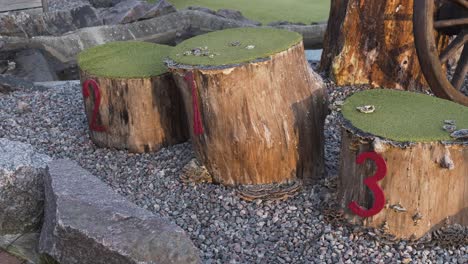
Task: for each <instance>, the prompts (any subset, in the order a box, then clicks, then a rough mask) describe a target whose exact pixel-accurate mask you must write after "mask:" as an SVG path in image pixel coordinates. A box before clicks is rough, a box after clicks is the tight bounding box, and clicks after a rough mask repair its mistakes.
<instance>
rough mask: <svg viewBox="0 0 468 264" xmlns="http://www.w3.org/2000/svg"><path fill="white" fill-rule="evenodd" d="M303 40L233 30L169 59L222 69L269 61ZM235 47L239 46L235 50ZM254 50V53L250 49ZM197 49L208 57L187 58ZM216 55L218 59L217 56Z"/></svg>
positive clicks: (204, 38) (186, 45)
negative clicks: (207, 54) (189, 52)
mask: <svg viewBox="0 0 468 264" xmlns="http://www.w3.org/2000/svg"><path fill="white" fill-rule="evenodd" d="M301 40H302V36H301V35H300V34H299V33H296V32H291V31H286V30H280V29H273V28H232V29H225V30H220V31H215V32H211V33H208V34H203V35H200V36H196V37H193V38H191V39H188V40H186V41H184V42H182V43H180V44H179V45H177V47H175V48H174V49H173V50H172V51H171V52H170V55H169V57H170V59H172V60H174V61H175V62H177V63H180V64H187V65H203V66H221V65H231V64H237V63H244V62H249V61H253V60H255V59H260V58H267V57H269V56H270V55H273V54H276V53H278V52H281V51H284V50H287V49H288V48H290V47H291V46H293V45H296V44H298V43H299V42H300V41H301ZM232 43H237V44H236V45H235V46H233V45H232ZM248 46H251V47H253V48H252V49H248V48H247V47H248ZM197 47H202V48H203V47H206V48H207V50H208V51H209V54H210V55H212V56H213V57H212V58H210V57H208V56H194V55H190V54H186V55H184V53H185V52H186V51H190V50H192V49H194V48H197ZM215 54H216V55H215Z"/></svg>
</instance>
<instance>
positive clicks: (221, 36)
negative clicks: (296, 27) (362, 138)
mask: <svg viewBox="0 0 468 264" xmlns="http://www.w3.org/2000/svg"><path fill="white" fill-rule="evenodd" d="M170 59H171V61H169V68H170V70H171V71H172V72H173V75H174V79H175V80H176V83H177V86H178V87H179V89H180V91H181V94H182V97H183V99H184V102H185V109H186V111H187V117H188V120H189V122H188V123H189V130H190V131H191V133H190V134H191V138H192V143H193V145H194V149H195V152H196V155H197V158H198V159H199V160H200V161H201V163H202V164H203V165H205V166H206V168H207V169H208V171H209V173H210V174H211V175H212V177H213V180H214V181H215V182H218V183H221V184H223V185H228V186H240V185H249V186H252V185H261V184H270V185H275V184H277V185H278V186H279V185H280V184H284V186H286V189H287V188H291V185H288V184H293V183H295V182H300V181H296V180H297V179H305V180H308V179H309V180H310V179H313V178H315V177H319V176H320V175H321V174H322V173H323V170H324V163H323V143H324V136H323V125H324V119H325V115H326V109H327V99H326V94H325V89H324V86H323V82H322V80H321V78H320V77H319V76H318V75H317V74H316V73H314V72H313V71H312V70H311V69H310V67H309V65H308V64H307V62H306V60H305V57H304V49H303V44H302V37H301V36H300V35H299V34H297V33H293V32H289V31H283V30H277V29H258V28H257V29H253V28H240V29H228V30H223V31H217V32H213V33H208V34H205V35H201V36H198V37H195V38H192V39H189V40H186V41H185V42H182V43H181V44H179V45H178V46H177V47H176V48H175V49H174V50H172V51H171V55H170ZM266 189H268V190H269V191H268V192H269V193H270V194H271V193H272V192H274V190H277V188H274V187H273V186H268V187H265V188H264V189H262V188H256V189H255V191H252V192H249V195H248V196H249V197H250V199H253V198H255V197H256V196H255V195H256V194H258V195H260V194H261V193H262V191H266ZM292 189H294V188H292ZM279 192H281V191H279ZM246 198H247V197H246ZM247 199H249V198H247Z"/></svg>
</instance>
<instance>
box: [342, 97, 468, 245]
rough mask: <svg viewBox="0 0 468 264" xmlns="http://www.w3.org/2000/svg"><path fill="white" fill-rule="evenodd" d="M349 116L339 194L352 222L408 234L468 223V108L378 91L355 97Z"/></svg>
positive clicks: (345, 120) (346, 116)
mask: <svg viewBox="0 0 468 264" xmlns="http://www.w3.org/2000/svg"><path fill="white" fill-rule="evenodd" d="M366 105H367V106H368V107H367V109H362V108H361V107H363V106H366ZM358 108H360V109H361V110H358ZM366 112H367V113H366ZM342 118H343V119H342V124H343V125H342V145H341V160H340V175H339V182H340V184H339V198H340V204H341V206H342V207H343V208H346V212H347V216H348V217H349V219H350V220H352V221H353V222H354V223H359V224H362V225H364V226H368V227H374V228H380V229H382V231H385V232H386V233H388V234H390V235H393V236H395V237H397V238H403V239H413V238H420V237H422V236H424V235H425V234H426V233H427V232H429V231H434V230H436V229H438V228H439V227H441V226H443V225H445V224H447V223H449V224H461V225H465V226H466V225H468V195H467V194H468V138H466V137H468V135H467V134H466V132H468V131H466V130H464V129H467V128H468V107H465V106H462V105H459V104H456V103H453V102H450V101H447V100H443V99H439V98H436V97H432V96H429V95H424V94H418V93H411V92H404V91H396V90H382V89H378V90H368V91H364V92H358V93H356V94H354V95H352V96H351V97H349V98H348V99H347V100H346V101H345V103H344V105H343V107H342ZM464 134H465V138H464V136H463V135H464Z"/></svg>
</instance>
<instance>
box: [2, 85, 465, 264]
mask: <svg viewBox="0 0 468 264" xmlns="http://www.w3.org/2000/svg"><path fill="white" fill-rule="evenodd" d="M328 86H329V89H328V91H329V96H330V99H331V103H330V106H332V107H333V105H334V102H335V101H336V100H338V101H339V100H343V99H344V98H345V97H346V96H349V95H350V94H352V93H353V92H354V91H356V90H359V89H363V88H364V87H340V88H337V87H335V86H334V85H333V83H328ZM81 96H82V95H81V93H80V86H79V83H66V84H63V85H62V86H60V85H56V86H54V87H53V88H50V89H48V90H45V91H43V92H32V93H31V92H23V91H18V92H13V93H10V94H9V95H8V96H0V121H1V122H0V137H2V136H3V137H7V138H9V139H12V140H17V141H22V142H27V143H30V144H32V145H34V146H35V147H36V148H38V149H39V150H41V151H42V152H44V153H47V154H48V155H50V156H52V157H54V158H57V159H58V158H69V159H72V160H74V161H76V162H78V163H79V164H80V165H81V166H82V167H84V168H86V169H87V170H89V171H90V172H92V173H93V174H94V175H96V176H97V177H99V178H100V179H101V180H102V181H104V182H105V183H107V184H108V185H109V186H111V188H112V189H114V190H115V191H117V192H118V193H120V194H122V195H123V196H125V197H126V198H128V199H130V200H131V201H133V202H135V203H137V204H138V205H139V206H140V207H142V208H148V210H150V211H152V212H155V213H158V214H160V215H163V216H167V217H169V218H170V219H171V220H172V221H173V222H174V223H176V224H178V225H179V226H180V227H182V228H183V229H184V230H185V231H186V232H187V234H188V235H190V238H191V239H192V241H193V243H194V244H195V246H196V247H198V248H199V249H200V251H201V252H200V253H201V258H202V261H203V262H204V263H278V258H281V259H283V260H284V261H286V259H287V258H289V259H290V260H291V261H287V262H288V263H337V262H340V261H342V262H346V259H345V254H346V252H348V251H349V252H350V253H352V254H350V256H349V259H348V260H350V261H351V262H352V263H379V262H383V263H385V262H387V263H398V262H399V261H403V259H404V258H405V256H406V257H407V258H410V259H411V260H412V263H423V262H422V259H423V255H422V251H423V250H425V249H427V250H429V251H430V254H429V255H428V256H426V260H427V262H426V263H429V262H433V263H435V262H436V261H437V259H439V258H440V257H442V258H443V259H444V262H447V263H450V262H451V263H453V261H459V263H463V262H462V261H463V260H465V259H466V257H465V256H466V255H467V254H468V250H467V249H468V247H467V246H466V245H459V246H457V247H451V248H441V249H440V250H441V251H440V252H438V250H435V249H433V248H431V247H419V246H418V247H416V246H413V245H411V246H410V245H408V244H407V243H406V242H404V241H403V242H399V243H395V244H392V245H389V248H385V245H386V244H383V243H380V242H381V241H379V240H378V237H376V238H370V237H369V236H367V235H365V233H363V232H361V231H360V230H359V229H354V228H352V227H335V226H332V225H331V224H330V223H328V222H325V219H326V217H325V216H324V213H323V208H324V207H325V208H326V207H327V206H329V205H330V204H332V203H333V201H334V196H333V194H334V191H335V190H336V186H334V184H332V183H333V181H334V179H336V175H337V170H338V164H339V147H340V142H341V135H340V130H339V126H338V121H337V119H336V116H337V111H338V109H333V110H332V111H331V112H330V115H329V116H328V117H327V123H326V130H325V136H326V144H325V154H326V157H325V158H326V169H327V176H326V177H324V178H323V179H321V180H320V181H319V182H318V183H317V184H316V185H313V186H309V185H308V186H305V188H304V190H303V192H302V193H301V194H299V195H297V196H296V197H294V198H292V199H289V200H287V201H256V202H253V203H247V202H245V201H242V200H240V199H239V198H238V197H237V196H236V193H235V192H234V191H233V190H232V189H229V188H225V187H223V186H219V185H214V184H187V183H183V182H181V181H180V173H181V171H182V168H183V167H184V166H185V165H186V164H188V163H189V162H190V161H191V160H192V159H193V158H194V154H193V151H192V148H191V146H190V144H189V143H184V144H180V145H176V146H172V147H169V148H165V149H162V150H161V151H159V152H157V153H145V154H131V153H128V152H125V151H116V150H111V149H99V148H97V147H96V146H94V145H93V144H92V142H91V141H90V140H89V137H88V127H87V122H86V117H85V115H84V110H83V102H82V99H81ZM18 101H24V102H26V103H27V104H28V105H30V107H31V112H28V113H25V114H19V113H16V112H15V111H13V112H12V111H8V109H12V107H13V109H14V108H15V107H16V105H17V102H18ZM151 184H152V185H151ZM151 186H153V187H152V188H151ZM290 207H295V208H297V209H296V210H290V209H289V208H290ZM258 212H260V213H258ZM257 213H258V214H257ZM264 215H266V217H265V218H264ZM259 222H264V224H263V226H261V227H260V226H258V225H257V224H258V223H259ZM325 236H327V237H329V236H330V237H331V239H332V240H331V241H329V240H327V239H325ZM351 238H352V239H351ZM332 241H333V243H334V246H335V247H334V246H332ZM376 241H377V242H379V243H376ZM238 244H240V252H236V249H237V250H239V245H238ZM339 245H342V246H343V249H339V248H338V246H339ZM387 252H391V253H392V254H393V256H392V257H391V258H389V257H388V256H386V254H385V253H387ZM450 252H452V253H450ZM332 253H334V254H335V256H334V257H332ZM465 262H466V261H465ZM348 263H349V262H348Z"/></svg>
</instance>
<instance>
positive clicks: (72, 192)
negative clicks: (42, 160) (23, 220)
mask: <svg viewBox="0 0 468 264" xmlns="http://www.w3.org/2000/svg"><path fill="white" fill-rule="evenodd" d="M45 195H46V208H45V219H44V225H43V228H42V233H41V238H40V244H39V248H40V251H41V252H43V253H47V254H49V255H50V256H52V257H53V258H54V259H56V260H57V261H59V262H60V263H67V264H73V263H117V264H118V263H199V262H200V260H199V256H198V252H197V249H196V248H195V247H194V246H193V244H192V242H191V241H190V239H189V238H188V236H187V235H186V234H185V232H184V231H183V230H182V229H181V228H180V227H178V226H176V225H175V224H172V223H170V221H169V220H168V219H165V218H162V217H160V216H157V215H154V214H152V213H150V212H148V211H146V210H144V209H142V208H139V207H138V206H136V205H134V204H132V203H130V202H128V201H127V200H126V199H124V198H123V197H122V196H120V195H118V194H117V193H115V192H114V191H113V190H112V189H111V188H110V187H109V186H107V185H106V184H104V183H102V182H101V181H100V180H99V179H97V178H96V177H94V176H93V175H91V174H90V173H89V172H87V171H85V170H84V169H82V168H80V167H79V166H78V165H77V164H76V163H74V162H72V161H67V160H58V161H54V162H52V163H50V164H49V173H48V175H47V176H46V178H45Z"/></svg>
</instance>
